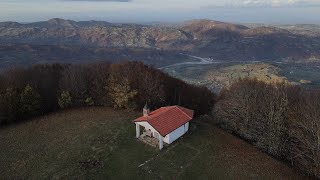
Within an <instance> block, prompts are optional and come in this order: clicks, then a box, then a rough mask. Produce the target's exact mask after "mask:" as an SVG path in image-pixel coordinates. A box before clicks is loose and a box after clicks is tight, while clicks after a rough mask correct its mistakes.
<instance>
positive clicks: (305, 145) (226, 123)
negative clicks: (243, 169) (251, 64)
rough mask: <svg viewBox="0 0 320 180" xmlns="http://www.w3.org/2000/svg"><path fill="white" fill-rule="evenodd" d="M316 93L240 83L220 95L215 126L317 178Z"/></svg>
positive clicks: (319, 122)
mask: <svg viewBox="0 0 320 180" xmlns="http://www.w3.org/2000/svg"><path fill="white" fill-rule="evenodd" d="M319 109H320V91H310V90H304V89H301V88H299V87H297V86H292V85H290V84H286V83H273V84H270V83H265V82H261V81H257V80H252V79H243V80H239V81H238V82H236V83H234V84H233V85H232V86H231V87H230V88H228V89H225V90H223V91H222V92H221V94H220V97H219V100H218V103H217V104H216V105H215V108H214V115H215V122H216V123H218V124H219V125H220V126H221V127H223V128H225V129H227V130H229V131H231V132H233V133H235V134H237V135H238V136H240V137H242V138H244V139H246V140H248V141H249V142H251V143H253V144H254V145H256V146H257V147H258V148H260V149H262V150H263V151H265V152H267V153H269V154H271V155H273V156H275V157H278V158H280V159H284V160H287V161H289V162H291V163H292V165H293V166H295V167H297V168H299V169H301V170H303V171H304V172H307V173H309V174H311V175H314V176H316V177H320V111H319Z"/></svg>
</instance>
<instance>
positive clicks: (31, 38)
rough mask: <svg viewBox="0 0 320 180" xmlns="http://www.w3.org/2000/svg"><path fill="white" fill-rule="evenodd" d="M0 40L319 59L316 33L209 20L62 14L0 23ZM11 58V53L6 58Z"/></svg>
mask: <svg viewBox="0 0 320 180" xmlns="http://www.w3.org/2000/svg"><path fill="white" fill-rule="evenodd" d="M0 43H1V44H2V45H3V46H6V45H17V44H28V45H45V46H70V47H74V46H77V47H90V48H120V49H124V48H130V49H135V48H138V49H141V48H142V49H152V50H155V51H157V50H163V51H180V52H187V53H189V54H194V55H200V56H202V57H203V56H206V57H212V58H214V59H219V60H267V61H273V60H279V59H280V60H290V61H298V60H304V59H309V58H314V59H320V52H319V49H320V37H319V36H312V37H311V36H308V35H305V34H298V33H292V32H290V31H287V30H284V29H280V28H275V27H256V28H249V27H246V26H243V25H237V24H231V23H224V22H218V21H212V20H193V21H188V22H185V23H183V24H182V25H179V26H178V25H172V26H161V25H137V24H112V23H108V22H102V21H80V22H76V21H71V20H64V19H51V20H49V21H44V22H36V23H30V24H20V23H16V22H3V23H0ZM0 58H1V57H0ZM15 60H16V59H15V58H14V57H12V61H15ZM90 60H91V59H88V61H90ZM0 61H2V58H1V59H0Z"/></svg>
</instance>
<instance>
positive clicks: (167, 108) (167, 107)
mask: <svg viewBox="0 0 320 180" xmlns="http://www.w3.org/2000/svg"><path fill="white" fill-rule="evenodd" d="M169 107H174V106H166V107H161V108H166V110H164V111H162V112H160V113H159V114H157V115H156V116H153V117H152V118H150V119H153V118H155V117H158V116H160V115H161V114H163V113H165V112H168V111H169V110H170V109H171V108H169ZM161 108H160V109H161ZM148 117H149V116H148ZM148 117H147V118H148Z"/></svg>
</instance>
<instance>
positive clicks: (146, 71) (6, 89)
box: [0, 62, 320, 178]
mask: <svg viewBox="0 0 320 180" xmlns="http://www.w3.org/2000/svg"><path fill="white" fill-rule="evenodd" d="M0 84H1V87H0V124H1V125H2V126H4V125H8V124H12V123H17V122H22V121H26V120H28V119H30V118H32V117H35V116H41V115H44V114H48V113H51V112H55V111H59V110H62V109H67V108H78V107H86V106H106V107H112V108H114V109H122V110H123V109H124V110H128V111H140V110H141V109H142V107H143V106H144V104H145V103H148V104H149V106H150V107H151V109H156V108H158V107H161V106H168V105H181V106H184V107H187V108H190V109H193V110H195V112H196V116H201V115H207V114H209V115H211V116H210V122H211V123H212V124H214V125H217V126H219V127H221V128H223V129H225V130H227V131H229V132H231V133H233V134H235V135H237V136H239V137H241V138H243V139H245V140H247V141H248V142H250V143H252V144H254V145H255V146H256V147H258V148H259V149H261V150H263V151H264V152H266V153H268V154H270V155H272V156H274V157H276V158H278V159H281V160H284V161H286V162H288V163H290V164H291V165H292V166H294V167H296V168H297V169H299V170H301V171H302V172H304V173H308V174H309V175H312V176H315V177H318V178H320V111H319V109H320V103H319V102H320V90H314V89H312V90H311V89H304V88H302V87H299V86H296V85H292V84H289V83H285V82H284V83H267V82H261V81H258V80H256V79H247V78H246V79H239V80H238V81H237V82H235V83H233V84H232V85H231V86H230V87H228V88H225V89H223V90H222V91H221V92H220V94H219V95H215V94H214V93H212V92H211V91H210V90H208V89H207V88H206V87H201V86H195V85H190V84H187V83H185V82H183V81H181V80H179V79H176V78H173V77H171V76H169V75H167V74H165V73H163V72H161V71H160V70H158V69H155V68H153V67H152V66H148V65H145V64H143V63H141V62H124V63H118V64H112V63H94V64H83V65H71V64H51V65H49V64H45V65H35V66H32V67H30V68H18V67H16V68H12V69H9V70H7V71H5V72H3V73H1V75H0Z"/></svg>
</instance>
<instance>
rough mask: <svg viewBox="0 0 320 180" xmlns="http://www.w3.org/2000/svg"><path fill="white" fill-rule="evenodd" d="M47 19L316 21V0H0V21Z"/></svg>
mask: <svg viewBox="0 0 320 180" xmlns="http://www.w3.org/2000/svg"><path fill="white" fill-rule="evenodd" d="M51 18H64V19H72V20H77V21H80V20H103V21H109V22H128V23H149V22H181V21H185V20H191V19H212V20H219V21H226V22H238V23H269V24H320V0H0V21H17V22H35V21H44V20H48V19H51Z"/></svg>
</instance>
